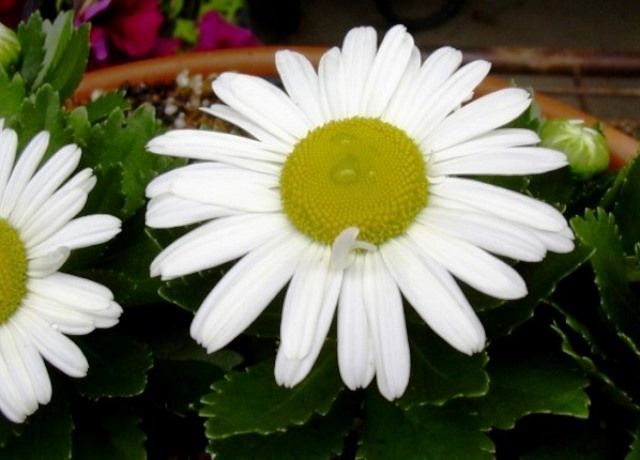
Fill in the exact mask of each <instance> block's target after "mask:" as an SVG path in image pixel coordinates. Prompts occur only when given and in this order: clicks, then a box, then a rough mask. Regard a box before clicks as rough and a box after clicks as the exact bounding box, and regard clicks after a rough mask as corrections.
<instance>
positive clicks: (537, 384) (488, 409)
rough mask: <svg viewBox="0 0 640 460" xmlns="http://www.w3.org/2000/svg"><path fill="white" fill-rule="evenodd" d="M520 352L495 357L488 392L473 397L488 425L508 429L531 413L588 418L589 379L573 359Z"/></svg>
mask: <svg viewBox="0 0 640 460" xmlns="http://www.w3.org/2000/svg"><path fill="white" fill-rule="evenodd" d="M518 351H519V352H514V353H510V354H508V355H506V356H499V357H493V356H492V358H491V361H490V362H489V365H488V366H487V372H488V373H489V378H490V379H491V383H490V387H489V392H488V393H487V395H486V396H484V397H483V398H478V399H474V400H470V401H473V404H474V405H475V407H476V408H477V410H478V413H479V414H480V415H481V416H482V418H483V419H484V420H486V422H487V424H488V425H489V426H492V427H494V428H500V429H503V430H508V429H511V428H513V427H514V426H515V424H516V421H517V420H518V419H520V418H522V417H524V416H525V415H529V414H557V415H566V416H570V417H577V418H586V417H588V415H589V403H590V401H589V397H588V396H587V394H586V393H585V391H584V389H585V387H586V386H587V385H588V381H587V379H586V378H585V377H584V375H583V374H582V372H581V371H580V370H579V369H578V368H577V367H576V366H575V364H574V363H573V362H572V360H571V359H570V358H568V357H566V356H564V355H562V354H560V353H558V352H548V351H539V350H534V351H529V352H526V351H525V350H522V349H519V350H518Z"/></svg>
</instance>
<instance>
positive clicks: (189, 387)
mask: <svg viewBox="0 0 640 460" xmlns="http://www.w3.org/2000/svg"><path fill="white" fill-rule="evenodd" d="M223 376H224V371H223V370H222V369H220V368H219V367H217V366H214V365H213V364H211V363H208V362H206V361H195V360H193V361H187V360H182V361H174V360H165V359H162V360H156V363H155V365H154V367H153V370H152V371H151V376H150V378H149V388H148V391H147V394H148V395H150V397H151V398H153V400H154V401H155V402H156V404H159V405H161V406H163V407H166V408H167V409H169V410H171V411H174V412H181V413H186V412H188V411H193V410H197V409H198V407H199V406H200V399H202V397H203V396H204V395H205V394H206V393H208V392H209V391H210V389H211V384H212V383H213V382H215V381H217V380H220V379H221V378H222V377H223Z"/></svg>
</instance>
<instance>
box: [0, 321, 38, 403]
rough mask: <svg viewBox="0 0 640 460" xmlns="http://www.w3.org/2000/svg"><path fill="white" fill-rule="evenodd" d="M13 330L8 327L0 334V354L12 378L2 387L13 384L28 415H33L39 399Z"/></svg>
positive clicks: (3, 381)
mask: <svg viewBox="0 0 640 460" xmlns="http://www.w3.org/2000/svg"><path fill="white" fill-rule="evenodd" d="M12 329H13V328H12V327H8V328H6V329H5V330H3V331H2V333H0V353H1V354H2V356H3V358H4V361H5V362H6V364H7V368H8V369H9V377H10V378H9V379H8V380H4V379H3V380H2V385H3V386H4V385H11V384H13V388H14V389H15V390H16V393H17V395H16V396H17V400H18V402H19V404H20V405H22V406H23V408H24V411H25V413H26V414H31V413H33V412H35V410H36V409H37V408H38V398H37V396H36V391H35V386H34V384H33V383H32V378H31V375H30V373H29V369H28V368H27V366H26V364H25V362H24V361H23V360H22V355H21V354H20V353H19V351H18V347H17V345H18V344H17V342H16V340H15V338H14V335H13V333H12Z"/></svg>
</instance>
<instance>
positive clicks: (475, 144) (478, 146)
mask: <svg viewBox="0 0 640 460" xmlns="http://www.w3.org/2000/svg"><path fill="white" fill-rule="evenodd" d="M538 142H540V137H538V135H537V134H536V133H535V132H534V131H530V130H528V129H519V128H501V129H496V130H494V131H491V132H489V133H487V134H483V135H482V136H478V137H476V138H473V139H471V140H469V141H466V142H462V143H460V144H456V145H455V146H453V147H449V148H446V149H443V150H438V151H433V152H431V151H429V148H430V147H429V146H428V145H426V144H423V145H422V146H421V147H422V149H423V151H425V152H428V153H430V154H431V155H432V161H433V162H440V161H446V160H452V159H455V158H460V157H466V156H468V155H476V154H478V153H483V152H495V151H502V150H507V149H511V148H512V147H523V146H527V145H533V144H537V143H538Z"/></svg>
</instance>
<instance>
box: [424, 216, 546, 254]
mask: <svg viewBox="0 0 640 460" xmlns="http://www.w3.org/2000/svg"><path fill="white" fill-rule="evenodd" d="M418 221H419V222H420V223H421V224H422V225H424V226H426V227H428V228H430V227H434V228H436V229H438V230H440V231H442V232H445V233H447V234H449V235H451V236H453V237H455V238H460V239H462V240H464V241H467V242H469V243H471V244H473V245H475V246H478V247H480V248H482V249H485V250H487V251H489V252H493V253H494V254H498V255H501V256H506V257H510V258H512V259H515V260H523V261H526V262H539V261H540V260H542V258H543V257H544V255H545V253H546V248H545V245H544V244H542V243H541V242H540V240H539V239H538V238H536V236H535V235H534V234H533V233H532V232H531V231H530V230H528V229H526V228H524V227H522V226H519V225H516V224H513V223H511V222H509V221H506V220H504V219H500V218H498V217H495V216H492V215H490V214H480V213H477V212H469V211H460V210H457V209H447V208H439V207H436V206H429V207H427V209H425V211H424V212H423V213H422V214H421V215H420V216H419V217H418Z"/></svg>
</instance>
